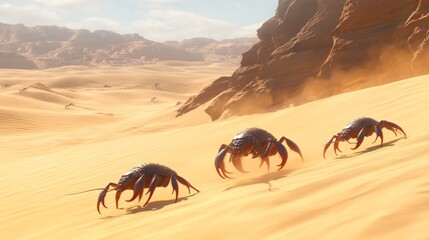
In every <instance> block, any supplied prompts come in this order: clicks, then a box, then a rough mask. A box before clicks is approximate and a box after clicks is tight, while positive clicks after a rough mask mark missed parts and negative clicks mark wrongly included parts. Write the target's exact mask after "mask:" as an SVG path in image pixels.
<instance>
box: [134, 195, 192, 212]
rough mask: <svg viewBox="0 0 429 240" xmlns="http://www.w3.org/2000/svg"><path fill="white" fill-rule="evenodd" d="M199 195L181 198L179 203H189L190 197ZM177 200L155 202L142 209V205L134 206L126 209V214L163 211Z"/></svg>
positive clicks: (178, 200)
mask: <svg viewBox="0 0 429 240" xmlns="http://www.w3.org/2000/svg"><path fill="white" fill-rule="evenodd" d="M196 194H197V193H194V194H191V195H188V196H186V197H179V198H178V199H177V203H179V202H182V201H187V200H188V198H189V197H192V196H194V195H196ZM175 201H176V200H175V199H170V200H163V201H154V202H149V203H148V204H147V205H146V206H145V207H142V206H141V205H139V206H133V207H129V208H127V209H126V211H127V212H126V214H127V215H128V214H136V213H141V212H147V211H156V210H159V209H162V208H163V207H165V206H167V205H170V204H175Z"/></svg>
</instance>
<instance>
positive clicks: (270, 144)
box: [215, 128, 304, 178]
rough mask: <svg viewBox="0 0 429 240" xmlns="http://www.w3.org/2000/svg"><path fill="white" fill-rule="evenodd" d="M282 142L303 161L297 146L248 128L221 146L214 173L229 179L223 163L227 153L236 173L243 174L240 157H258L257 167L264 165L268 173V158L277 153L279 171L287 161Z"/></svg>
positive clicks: (284, 138) (289, 141)
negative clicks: (259, 162) (259, 161)
mask: <svg viewBox="0 0 429 240" xmlns="http://www.w3.org/2000/svg"><path fill="white" fill-rule="evenodd" d="M283 141H285V142H286V144H287V145H288V146H289V148H290V149H292V151H295V152H297V153H298V154H299V155H300V156H301V159H302V161H304V158H303V157H302V154H301V150H300V149H299V147H298V145H296V144H295V143H294V142H292V140H290V139H288V138H286V137H281V138H280V140H277V139H276V138H275V137H274V136H273V135H272V134H271V133H269V132H267V131H265V130H263V129H260V128H248V129H245V130H244V131H242V132H240V133H238V134H237V135H235V137H234V138H233V139H232V141H231V143H230V144H229V145H226V144H222V145H221V146H220V148H219V151H218V154H217V156H216V159H215V168H216V171H217V173H218V174H219V176H220V177H221V178H225V177H226V178H231V177H229V176H228V175H227V173H229V174H231V172H228V171H227V170H226V168H225V163H224V158H225V156H226V154H227V153H230V158H229V161H230V162H232V164H233V165H234V167H235V168H236V169H237V170H238V171H240V172H243V173H245V172H246V171H244V170H243V166H242V164H241V158H242V157H246V156H248V155H249V154H252V158H256V157H260V158H261V164H260V165H259V167H261V166H262V164H263V163H266V164H267V167H268V171H269V170H270V161H269V159H268V156H272V155H275V154H276V153H279V154H280V156H281V158H282V162H281V163H280V164H279V165H277V166H278V167H279V169H278V170H280V169H282V168H283V167H284V166H285V164H286V161H287V159H288V152H287V150H286V148H285V147H284V146H283V144H282V142H283Z"/></svg>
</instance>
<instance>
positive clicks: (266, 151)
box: [261, 140, 275, 164]
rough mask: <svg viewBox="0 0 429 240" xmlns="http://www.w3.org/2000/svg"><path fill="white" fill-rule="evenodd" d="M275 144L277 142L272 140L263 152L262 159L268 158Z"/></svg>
mask: <svg viewBox="0 0 429 240" xmlns="http://www.w3.org/2000/svg"><path fill="white" fill-rule="evenodd" d="M273 142H275V140H271V141H269V142H268V144H267V147H266V148H265V150H264V151H263V154H262V155H261V158H265V157H268V155H269V154H270V152H271V150H272V148H273V145H274V143H273ZM261 164H262V163H261Z"/></svg>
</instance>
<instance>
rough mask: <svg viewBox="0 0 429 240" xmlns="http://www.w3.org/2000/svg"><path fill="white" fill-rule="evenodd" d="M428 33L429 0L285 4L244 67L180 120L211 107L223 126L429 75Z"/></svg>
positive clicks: (286, 0) (207, 91) (294, 0)
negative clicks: (234, 118)
mask: <svg viewBox="0 0 429 240" xmlns="http://www.w3.org/2000/svg"><path fill="white" fill-rule="evenodd" d="M428 27H429V0H379V1H372V0H279V4H278V8H277V11H276V14H275V16H274V17H272V18H271V19H269V20H268V21H266V22H265V23H264V24H263V25H262V26H261V27H260V28H259V29H258V31H257V34H258V38H259V41H258V42H257V43H256V44H255V45H253V47H252V48H250V50H248V51H247V52H245V53H244V54H243V59H242V61H241V66H240V68H238V69H237V70H236V71H235V72H234V73H233V75H232V76H229V77H221V78H219V79H217V80H215V81H214V82H213V83H212V84H211V85H209V86H207V87H206V88H204V89H203V90H202V91H201V92H200V93H199V94H198V95H196V96H193V97H191V98H190V99H189V100H188V101H187V102H186V103H185V104H184V105H183V106H182V107H181V108H180V109H179V110H178V116H180V115H182V114H184V113H186V112H188V111H191V110H192V109H195V108H196V107H198V106H200V105H202V104H205V103H207V102H209V103H210V105H209V106H208V107H207V108H206V109H205V111H206V112H207V113H208V114H209V115H210V116H211V117H212V119H213V120H215V119H217V118H219V117H221V116H222V115H223V114H226V113H229V114H248V113H254V112H259V111H266V110H267V109H269V108H270V107H272V106H275V105H281V106H284V105H289V104H300V103H303V102H306V101H309V100H313V99H317V98H321V97H326V96H329V95H332V94H335V93H338V92H341V91H346V90H352V89H356V88H361V87H367V86H371V85H376V84H380V83H384V82H387V81H394V80H399V79H401V78H404V77H409V76H412V75H415V74H422V73H428V72H429V66H428V65H427V62H428V61H427V60H428V56H429V55H428V54H427V52H428V48H429V46H428V41H429V34H428ZM307 83H311V85H312V91H308V89H309V87H308V86H307V85H306V84H307Z"/></svg>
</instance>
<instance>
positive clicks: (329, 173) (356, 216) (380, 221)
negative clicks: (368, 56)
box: [0, 62, 429, 239]
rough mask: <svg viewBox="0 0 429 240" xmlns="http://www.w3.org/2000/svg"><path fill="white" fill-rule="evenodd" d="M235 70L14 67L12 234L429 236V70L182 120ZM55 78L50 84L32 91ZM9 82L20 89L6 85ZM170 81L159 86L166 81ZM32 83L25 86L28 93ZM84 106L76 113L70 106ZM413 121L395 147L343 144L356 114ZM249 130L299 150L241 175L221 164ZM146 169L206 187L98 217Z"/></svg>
mask: <svg viewBox="0 0 429 240" xmlns="http://www.w3.org/2000/svg"><path fill="white" fill-rule="evenodd" d="M234 68H235V66H227V65H219V64H214V65H213V64H212V65H204V64H199V63H194V64H189V63H180V64H179V63H177V62H169V63H159V64H157V65H149V66H143V67H140V68H136V67H134V68H133V67H129V68H128V67H124V68H105V69H86V68H84V69H82V68H78V67H76V68H59V69H51V70H44V71H17V70H2V71H1V72H0V76H1V78H0V81H1V82H0V83H1V84H2V86H3V87H2V88H0V156H1V157H0V182H1V185H2V191H1V196H0V199H1V205H0V213H1V217H0V232H1V236H2V237H1V238H2V239H429V231H428V229H429V204H428V203H429V178H428V177H427V175H428V174H427V172H428V169H429V152H428V145H429V124H428V120H429V112H428V109H429V108H428V107H429V94H428V93H429V76H420V77H415V78H411V79H405V80H402V81H398V82H394V83H390V84H386V85H382V86H378V87H373V88H368V89H364V90H360V91H355V92H349V93H344V94H340V95H336V96H333V97H330V98H326V99H322V100H318V101H314V102H311V103H307V104H304V105H301V106H297V107H292V108H286V109H283V110H279V111H275V112H268V113H263V114H254V115H247V116H239V117H230V118H226V119H221V120H218V121H215V122H211V121H210V118H209V117H208V116H207V115H206V114H205V113H204V112H203V109H204V107H205V106H201V107H200V108H198V109H196V110H195V111H193V112H191V113H189V114H186V115H183V116H181V117H179V118H174V116H175V111H176V110H177V108H178V106H176V104H177V103H178V102H183V101H186V99H187V98H188V97H189V96H190V95H192V94H195V93H197V92H198V91H199V90H201V88H202V87H203V86H204V85H206V84H207V83H208V82H209V81H211V80H213V79H215V78H216V77H217V76H220V75H222V74H223V75H226V74H228V73H230V72H231V71H232V70H233V69H234ZM36 83H41V84H43V85H44V86H47V87H49V88H50V89H51V90H52V91H47V89H44V88H31V87H28V86H30V85H32V84H36ZM5 84H8V85H10V86H4V85H5ZM156 84H157V85H156ZM26 87H28V88H27V89H26V90H24V91H20V90H22V89H23V88H26ZM69 103H73V105H70V106H69V107H68V108H66V107H65V105H67V104H69ZM360 116H369V117H372V118H375V119H377V120H382V119H385V120H388V121H392V122H394V123H397V124H398V125H400V126H401V127H402V128H403V129H404V130H405V132H406V133H407V138H406V139H404V138H403V137H402V136H395V135H394V134H393V133H392V132H390V131H387V130H386V129H384V137H385V143H384V145H383V147H382V148H379V142H377V143H374V144H373V143H372V141H373V139H375V136H372V137H369V138H367V139H365V141H364V143H363V144H362V146H361V147H360V148H359V149H357V150H355V151H353V150H350V147H353V145H349V144H348V143H341V144H340V149H341V150H343V153H342V154H341V155H339V156H338V157H335V155H334V153H333V150H332V148H331V149H329V150H328V151H327V154H326V156H327V159H326V160H324V159H323V156H322V152H323V146H324V144H325V143H326V142H327V141H328V140H329V138H330V137H331V136H332V135H333V134H335V133H337V132H338V131H340V130H341V128H342V127H343V126H344V125H345V124H346V123H347V122H348V121H350V120H352V119H353V118H355V117H360ZM248 127H260V128H264V129H266V130H268V131H269V132H271V133H272V134H273V135H275V136H276V137H281V136H286V137H288V138H290V139H292V140H293V141H294V142H296V143H297V144H298V145H299V146H300V148H301V151H302V153H303V155H304V158H305V163H304V164H302V163H301V160H300V158H299V156H298V155H297V154H296V153H294V152H292V151H289V160H288V163H287V164H286V166H285V168H284V169H282V170H281V171H276V170H275V169H274V168H275V163H279V162H280V159H279V157H277V156H275V157H272V158H271V161H272V164H271V165H272V169H271V171H270V172H267V169H266V167H265V166H263V167H262V168H260V169H259V168H258V164H259V160H258V159H251V158H246V159H245V160H244V161H243V166H244V168H245V169H246V170H248V171H251V173H248V174H241V173H237V170H235V169H234V168H233V166H232V165H231V164H229V163H228V162H227V169H228V170H231V171H233V172H234V173H233V174H232V176H233V177H235V178H234V179H232V180H224V179H221V178H220V177H219V176H218V175H217V173H216V171H215V168H214V158H215V156H216V153H217V151H218V149H219V146H220V145H221V144H222V143H226V144H227V143H229V142H230V140H231V138H232V137H233V136H234V135H235V134H236V133H238V132H239V131H240V130H243V129H245V128H248ZM143 162H157V163H160V164H164V165H166V166H169V167H171V168H173V169H174V170H175V171H177V172H178V173H179V174H180V175H181V176H183V177H185V178H186V179H187V180H188V181H190V182H191V183H192V184H193V185H194V186H195V187H197V188H198V189H199V190H201V192H200V193H198V194H193V192H192V193H191V195H189V194H188V191H187V189H186V188H185V187H184V186H183V185H180V186H179V187H180V190H179V191H180V194H179V201H178V202H177V203H174V195H171V191H172V189H171V186H168V187H167V188H157V189H156V191H155V193H154V196H153V197H152V200H151V202H150V203H149V204H148V205H147V206H146V207H144V208H142V207H141V205H142V203H143V202H144V200H145V199H146V198H147V196H144V199H143V200H142V202H140V203H138V202H137V201H134V202H126V201H125V199H129V198H130V196H131V191H127V192H125V193H124V194H123V195H122V199H121V201H120V203H119V205H120V208H119V209H115V207H114V192H109V193H108V194H107V197H106V205H107V206H108V207H109V208H108V209H104V208H103V209H101V212H102V215H100V214H98V212H97V210H96V202H97V198H98V194H99V191H90V192H85V191H86V190H90V189H93V188H102V187H104V186H106V185H107V184H108V183H109V182H117V181H118V180H119V178H120V176H121V175H122V174H124V173H125V172H126V171H128V170H129V169H130V168H132V167H134V166H136V165H138V164H140V163H143Z"/></svg>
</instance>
